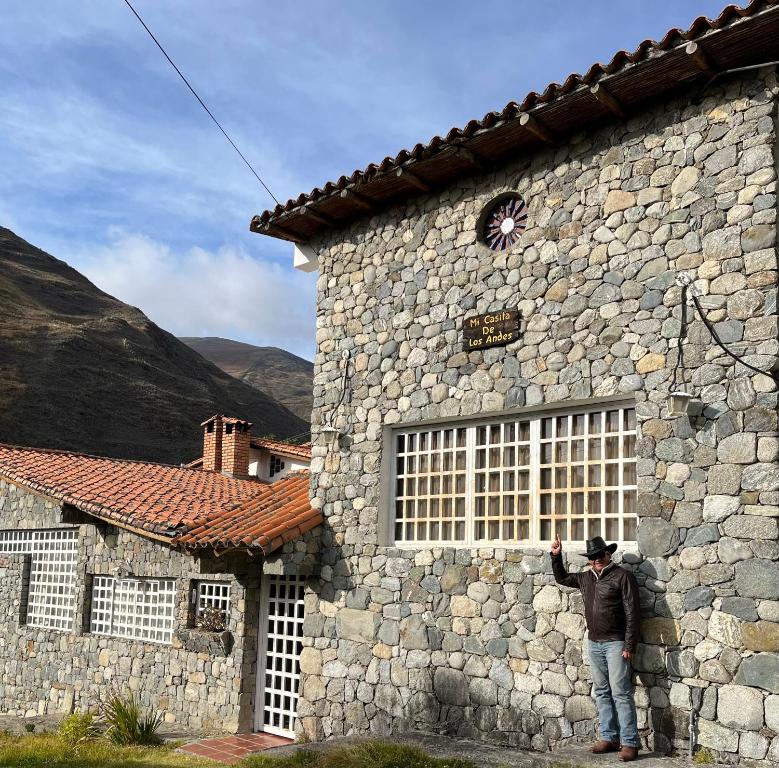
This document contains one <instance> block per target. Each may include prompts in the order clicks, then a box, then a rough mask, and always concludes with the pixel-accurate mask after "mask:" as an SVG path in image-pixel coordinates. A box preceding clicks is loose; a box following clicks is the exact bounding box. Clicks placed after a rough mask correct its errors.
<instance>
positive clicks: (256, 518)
mask: <svg viewBox="0 0 779 768" xmlns="http://www.w3.org/2000/svg"><path fill="white" fill-rule="evenodd" d="M0 478H5V479H7V480H9V481H10V482H13V483H16V484H19V485H23V486H25V487H27V488H30V489H31V490H33V491H36V492H38V493H41V494H43V495H46V496H49V497H52V498H54V499H57V500H59V501H63V502H65V503H68V504H72V505H73V506H74V507H76V508H78V509H80V510H82V511H84V512H86V513H88V514H90V515H93V516H95V517H99V518H101V519H104V520H109V521H114V522H119V523H123V524H125V525H129V526H131V527H133V528H136V529H139V530H142V531H148V532H150V533H154V534H156V535H161V536H164V537H169V538H170V541H171V543H172V544H173V545H178V544H182V545H184V546H187V547H199V546H213V547H233V546H241V547H251V548H260V549H262V551H263V552H264V553H265V554H268V553H269V552H271V551H273V549H275V548H276V547H277V546H281V544H282V543H284V542H286V541H289V540H291V539H293V538H295V537H296V536H299V535H301V534H302V533H303V532H305V531H306V530H310V529H311V528H313V527H315V526H316V525H319V524H320V523H321V522H322V516H321V514H320V513H318V512H316V513H315V512H314V511H313V510H312V509H311V507H310V504H309V499H308V473H307V472H306V473H295V474H292V475H289V476H288V477H287V478H284V479H283V480H280V481H279V482H277V483H275V484H273V485H266V484H264V483H259V482H257V481H255V480H239V479H235V478H230V477H226V476H225V475H222V474H219V473H218V472H203V471H202V470H199V469H192V468H188V467H175V466H170V465H167V464H153V463H151V462H143V461H127V460H122V459H109V458H105V457H101V456H88V455H84V454H78V453H70V452H67V451H54V450H46V449H38V448H24V447H20V446H12V445H4V444H0Z"/></svg>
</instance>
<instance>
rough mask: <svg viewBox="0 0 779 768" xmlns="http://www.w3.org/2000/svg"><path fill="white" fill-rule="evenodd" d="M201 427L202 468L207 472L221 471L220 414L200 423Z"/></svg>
mask: <svg viewBox="0 0 779 768" xmlns="http://www.w3.org/2000/svg"><path fill="white" fill-rule="evenodd" d="M200 426H201V427H203V469H204V470H206V471H209V472H221V471H222V430H223V429H224V425H223V423H222V415H221V414H220V413H217V414H215V415H214V416H212V417H211V418H210V419H208V420H207V421H204V422H203V423H202V424H201V425H200Z"/></svg>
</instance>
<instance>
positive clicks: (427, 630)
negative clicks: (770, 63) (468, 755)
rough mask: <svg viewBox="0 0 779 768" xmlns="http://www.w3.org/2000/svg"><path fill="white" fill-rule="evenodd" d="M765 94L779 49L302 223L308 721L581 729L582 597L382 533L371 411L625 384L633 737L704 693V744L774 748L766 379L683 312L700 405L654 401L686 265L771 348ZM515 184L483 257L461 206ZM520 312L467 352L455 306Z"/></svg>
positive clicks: (316, 732) (771, 202)
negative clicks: (316, 223) (311, 510)
mask: <svg viewBox="0 0 779 768" xmlns="http://www.w3.org/2000/svg"><path fill="white" fill-rule="evenodd" d="M776 96H777V81H776V76H775V73H774V72H773V71H769V70H763V71H762V72H761V73H759V74H755V73H751V74H749V76H748V77H746V78H745V79H734V78H730V79H722V80H719V81H717V83H716V84H715V85H714V86H712V87H710V88H709V90H708V91H707V92H706V93H705V94H703V96H700V95H699V94H692V95H691V96H690V97H687V98H678V99H676V100H673V101H670V102H668V103H664V104H660V105H658V106H657V107H655V108H653V109H652V110H651V111H648V112H645V113H643V114H641V115H639V116H634V117H631V118H630V119H629V120H627V121H626V122H621V123H619V124H613V125H610V126H607V127H605V128H603V129H602V130H600V131H599V132H597V133H595V134H592V135H581V136H576V137H574V138H573V139H571V141H570V142H569V143H568V144H567V145H564V146H561V147H560V148H558V149H555V150H548V151H544V152H540V153H538V154H537V155H534V156H533V157H530V158H527V159H525V160H520V161H517V162H516V163H515V164H513V165H510V166H507V167H505V168H502V169H501V170H498V171H495V172H493V173H490V174H487V175H483V176H479V177H476V178H469V179H464V180H460V181H458V182H456V183H455V184H453V185H452V186H450V187H448V188H447V189H446V190H444V191H443V192H441V193H440V194H437V195H428V196H420V197H418V198H415V199H412V200H410V201H409V202H408V203H406V204H404V205H403V206H402V207H397V208H394V209H392V210H389V211H387V212H385V213H382V214H380V215H377V216H375V217H373V218H371V219H370V220H367V219H366V220H363V221H361V222H358V223H356V224H355V225H353V226H352V227H351V228H350V229H348V230H347V231H337V232H333V233H330V235H328V237H329V239H328V240H326V241H322V242H319V243H314V244H313V245H314V246H315V247H316V248H317V250H318V251H319V253H320V265H321V266H320V268H321V274H320V277H319V283H318V317H317V343H318V352H317V355H316V361H315V376H314V412H313V422H314V427H313V439H314V449H313V456H314V458H313V462H312V466H311V469H312V496H313V504H314V505H315V506H317V507H319V508H321V509H323V511H324V513H325V515H326V517H327V522H328V526H329V528H328V531H326V533H325V537H326V538H325V545H326V549H325V551H324V553H323V558H322V563H323V566H322V570H321V578H320V580H319V581H318V582H317V583H316V585H315V588H314V589H313V590H312V591H311V592H310V594H308V596H307V604H306V624H305V629H306V647H305V648H304V651H303V656H302V659H301V668H302V672H303V687H302V691H303V700H302V701H301V703H300V707H299V715H300V717H301V727H303V728H304V729H305V730H306V731H307V732H308V733H309V734H310V735H311V736H313V737H317V738H321V737H327V736H330V735H338V734H342V733H350V732H355V733H367V732H372V733H377V734H387V733H390V732H392V731H393V730H401V729H407V728H422V729H427V730H436V731H441V732H450V733H458V734H465V735H469V736H474V737H478V738H484V739H489V740H493V741H496V742H502V743H509V744H517V745H520V746H532V747H535V748H539V749H545V748H548V747H549V746H551V745H554V744H555V743H556V742H559V741H560V740H561V739H566V738H569V737H575V736H581V737H585V736H590V735H591V734H592V732H593V728H594V726H595V722H594V717H595V709H594V706H593V701H592V699H591V698H590V690H591V683H590V675H589V668H588V666H587V663H586V660H585V659H583V658H582V638H583V634H584V621H583V611H582V604H581V598H580V596H579V594H578V593H576V592H572V591H570V590H560V589H558V587H557V586H556V585H554V582H553V579H552V576H551V568H550V562H549V559H548V555H547V554H546V552H545V551H543V550H532V549H527V548H522V547H517V548H498V549H495V548H485V549H467V548H457V549H455V548H428V549H414V550H401V549H395V548H391V547H388V546H385V544H386V542H384V541H383V540H382V538H381V533H380V531H381V530H382V529H383V528H384V527H385V526H383V525H382V521H381V515H382V514H383V513H382V509H383V508H384V506H383V505H385V504H386V494H387V493H388V491H389V489H388V488H386V486H385V485H383V484H382V477H381V463H382V430H383V429H387V428H388V426H389V427H391V425H393V424H402V425H407V424H414V423H416V422H419V421H423V420H426V419H435V418H442V417H451V418H454V417H464V416H465V417H467V416H476V415H483V414H486V413H488V414H496V415H497V414H500V413H502V412H504V411H506V410H509V409H522V408H527V409H529V410H532V409H533V408H535V407H537V406H541V405H549V404H554V403H558V404H560V405H570V404H571V402H572V401H577V400H592V399H595V400H598V399H606V398H613V397H619V396H624V397H627V398H630V399H631V401H632V402H634V403H635V407H636V412H637V418H638V437H639V440H638V444H637V455H638V484H639V485H638V492H639V495H638V506H639V516H640V523H639V534H638V544H637V547H636V549H635V550H634V551H633V552H631V553H627V554H625V555H624V557H623V562H624V563H625V564H626V565H627V566H628V567H629V568H631V569H632V570H633V571H634V572H635V574H636V577H637V579H638V581H639V584H640V588H641V596H642V605H643V611H644V616H645V621H644V622H643V629H642V639H643V642H642V644H641V645H640V647H639V651H638V654H637V659H636V664H635V668H636V682H637V690H636V700H637V703H638V708H639V724H640V727H641V732H642V735H643V737H644V738H645V740H648V741H650V742H652V743H654V744H655V745H656V746H657V747H659V748H660V749H667V748H670V747H671V746H672V745H674V746H676V747H684V746H685V745H686V739H687V717H688V709H689V707H690V704H691V702H692V703H694V704H695V706H696V707H697V708H698V709H699V712H700V721H699V726H698V743H699V744H700V745H704V746H706V747H708V748H711V749H713V750H716V751H717V752H719V753H721V755H722V756H723V757H724V758H726V759H728V760H731V761H733V760H736V759H738V758H739V757H740V758H755V759H761V758H764V757H766V756H767V758H768V759H770V760H774V761H779V736H777V732H779V568H778V567H777V559H779V545H778V543H777V516H779V465H778V464H777V458H778V456H779V440H778V439H777V410H776V406H777V396H776V388H775V386H774V383H773V381H772V380H771V379H770V378H769V377H767V376H765V375H759V374H755V373H753V372H752V371H750V370H748V369H746V368H745V367H743V366H741V365H736V364H734V361H733V360H732V359H731V358H729V357H727V356H726V355H725V354H723V353H722V352H721V350H719V349H718V348H717V347H716V346H715V345H714V344H713V342H712V340H711V337H710V335H709V333H708V331H707V330H706V329H705V327H704V325H703V324H702V322H701V320H700V318H699V317H698V316H697V315H695V316H694V318H692V312H691V313H690V317H691V318H692V319H691V322H690V325H689V330H688V343H687V344H686V352H685V356H686V364H687V367H688V370H687V375H688V377H689V380H690V383H691V386H692V390H693V392H694V394H695V403H694V408H693V411H694V412H693V413H692V414H691V415H690V416H689V417H681V418H676V419H671V418H668V417H667V414H666V406H665V398H666V394H667V392H668V391H669V387H670V385H671V377H672V369H673V366H674V364H675V362H676V356H677V350H676V340H677V337H678V334H679V330H680V317H681V314H680V306H679V301H680V290H679V288H678V286H677V285H676V284H675V278H676V275H677V274H678V273H679V272H684V273H686V274H688V275H689V276H690V277H691V278H692V279H693V281H694V286H695V289H696V290H697V291H698V292H699V293H700V294H701V296H702V298H701V301H702V303H703V306H704V307H705V308H706V311H707V313H708V316H709V318H710V319H711V320H712V321H713V322H714V323H715V325H716V329H717V332H718V333H719V335H720V336H721V338H722V340H723V341H724V342H726V343H727V344H728V345H729V346H730V347H731V348H732V349H733V350H734V351H736V352H738V354H741V355H746V359H747V360H748V361H749V362H751V363H752V364H753V365H756V366H758V367H761V366H762V367H763V368H764V369H765V368H770V367H771V366H772V365H773V364H774V363H775V362H776V360H777V346H778V345H777V318H776V288H777V261H776V226H775V222H776ZM512 189H514V190H517V191H518V192H519V193H521V194H522V195H523V197H524V198H525V200H526V201H527V203H528V206H529V221H528V229H527V231H526V232H525V233H524V235H523V236H522V239H521V241H520V243H518V244H517V245H516V246H514V247H513V248H511V249H510V250H508V251H506V252H503V253H493V252H492V251H489V250H488V249H487V248H486V247H485V246H483V245H482V244H480V243H479V242H478V240H477V232H476V223H477V220H478V218H479V215H480V212H481V211H482V208H483V206H484V205H485V204H486V203H487V202H488V201H490V200H491V199H492V198H493V197H495V196H496V195H498V194H499V193H501V192H504V191H506V190H512ZM511 307H519V309H520V311H521V315H522V318H523V336H522V338H521V340H520V341H518V342H516V343H513V344H511V345H510V346H508V347H497V348H493V349H487V350H483V351H475V352H471V353H466V352H463V351H462V340H461V330H460V329H461V325H462V320H463V317H464V316H466V315H471V314H476V313H484V312H488V311H497V310H500V309H504V308H511ZM344 350H348V351H349V352H350V353H351V355H352V361H353V370H352V373H353V375H351V376H350V382H351V387H352V393H351V401H350V415H351V417H352V418H353V421H354V427H353V430H352V431H351V434H349V435H348V436H347V437H346V438H344V439H343V440H341V441H340V442H339V443H335V444H334V443H333V442H332V438H331V437H330V435H328V434H326V433H322V432H321V431H320V429H319V427H320V425H321V424H322V423H323V419H324V418H325V417H326V416H327V415H328V414H329V413H330V410H331V408H332V407H333V404H334V403H336V402H337V400H338V397H339V395H340V383H339V380H340V376H341V355H342V352H343V351H344ZM345 416H346V413H345V412H344V411H343V410H342V412H341V413H340V416H339V418H340V419H344V418H345ZM568 557H569V565H570V567H571V568H572V569H576V568H579V567H582V566H583V565H584V563H583V562H582V560H581V559H580V558H576V557H575V556H573V557H572V556H571V555H570V553H568Z"/></svg>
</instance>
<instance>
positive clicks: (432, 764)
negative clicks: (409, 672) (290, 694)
mask: <svg viewBox="0 0 779 768" xmlns="http://www.w3.org/2000/svg"><path fill="white" fill-rule="evenodd" d="M240 766H241V768H476V766H475V765H474V764H473V763H472V762H471V761H470V760H461V759H459V758H440V757H431V756H430V755H428V754H427V753H426V752H425V751H424V750H422V749H420V748H419V747H415V746H412V745H409V744H397V743H395V742H391V741H366V742H362V743H360V744H355V745H353V746H348V747H336V748H333V749H328V750H325V751H323V752H311V751H309V750H305V749H301V750H298V751H297V752H295V753H294V754H291V755H283V756H278V757H270V756H268V755H254V756H252V757H248V758H246V759H245V760H244V761H243V762H241V763H240Z"/></svg>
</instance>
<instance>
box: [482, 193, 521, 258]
mask: <svg viewBox="0 0 779 768" xmlns="http://www.w3.org/2000/svg"><path fill="white" fill-rule="evenodd" d="M526 227H527V206H526V205H525V201H524V200H523V199H522V198H521V197H520V196H519V195H514V194H512V195H507V196H505V197H503V198H502V199H499V200H497V201H495V202H493V203H492V207H491V208H490V209H489V210H488V211H487V215H486V217H485V218H484V224H483V229H482V237H483V238H484V242H485V244H486V245H487V246H488V247H489V248H491V249H492V250H493V251H505V250H506V248H511V246H512V245H514V243H516V242H517V240H519V238H520V237H521V235H522V233H523V232H524V231H525V228H526Z"/></svg>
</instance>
